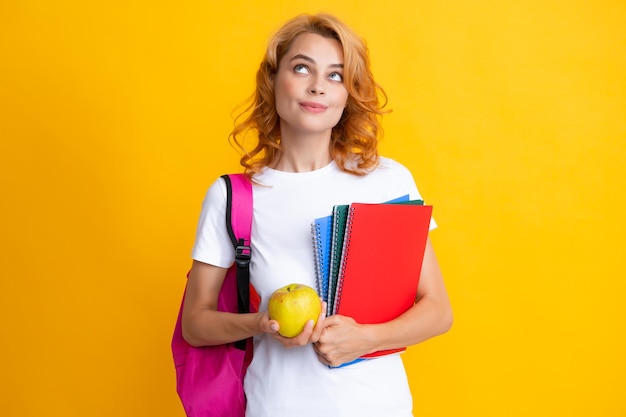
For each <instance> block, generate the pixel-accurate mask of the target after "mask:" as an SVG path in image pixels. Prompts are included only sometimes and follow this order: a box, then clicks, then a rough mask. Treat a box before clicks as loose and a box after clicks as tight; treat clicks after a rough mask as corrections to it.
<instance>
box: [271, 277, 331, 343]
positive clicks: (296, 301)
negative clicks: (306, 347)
mask: <svg viewBox="0 0 626 417" xmlns="http://www.w3.org/2000/svg"><path fill="white" fill-rule="evenodd" d="M321 311H322V302H321V301H320V297H319V295H317V292H316V291H315V290H314V289H313V288H311V287H309V286H308V285H304V284H289V285H286V286H284V287H282V288H279V289H277V290H276V291H274V292H273V293H272V295H271V296H270V299H269V306H268V313H269V316H270V319H272V320H276V321H277V322H278V324H279V325H280V328H279V329H278V333H280V334H281V335H282V336H285V337H294V336H297V335H299V334H300V333H301V332H302V329H304V326H305V324H306V323H307V322H308V321H309V320H313V322H314V323H317V318H318V317H319V315H320V312H321Z"/></svg>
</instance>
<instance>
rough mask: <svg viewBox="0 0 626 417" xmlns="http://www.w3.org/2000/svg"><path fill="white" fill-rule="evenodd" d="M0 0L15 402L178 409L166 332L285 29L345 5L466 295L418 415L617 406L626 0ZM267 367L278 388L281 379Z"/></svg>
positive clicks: (589, 410)
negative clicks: (303, 0) (215, 190)
mask: <svg viewBox="0 0 626 417" xmlns="http://www.w3.org/2000/svg"><path fill="white" fill-rule="evenodd" d="M298 3H299V2H292V1H284V0H283V1H271V2H270V1H250V2H247V1H241V0H235V1H224V2H218V1H204V2H202V1H187V0H184V1H134V2H126V1H110V2H89V1H86V2H85V1H71V0H61V1H56V2H43V1H28V0H21V1H17V0H15V1H13V0H2V1H0V138H1V142H0V143H1V145H0V146H1V148H0V176H1V178H2V179H1V182H0V184H1V188H0V192H1V196H2V197H1V198H2V200H1V201H2V203H1V204H0V216H1V226H0V228H1V239H2V247H1V251H0V253H1V255H0V256H1V263H0V274H1V283H0V314H1V317H2V339H1V343H0V358H2V365H1V368H2V370H1V371H0V375H1V378H0V414H1V415H3V416H81V417H82V416H112V415H115V416H172V417H173V416H183V412H182V408H181V406H180V404H179V402H178V398H177V397H176V394H175V390H174V368H173V364H172V360H171V357H170V347H169V342H170V337H171V331H172V328H173V325H174V320H175V317H176V312H177V309H178V306H179V301H180V296H181V292H182V289H183V285H184V280H185V278H184V275H185V272H186V270H187V268H188V266H189V262H190V261H189V252H190V248H191V245H192V242H193V238H194V232H195V224H196V219H197V216H198V214H199V208H200V202H201V199H202V197H203V195H204V192H205V190H206V187H207V186H208V185H209V183H210V182H212V181H213V180H214V178H215V177H216V176H217V175H219V174H221V173H225V172H232V171H237V170H238V165H237V159H238V158H237V154H236V152H235V151H234V150H233V149H232V148H230V147H229V145H228V143H227V139H226V138H227V134H228V133H229V131H230V129H231V127H232V118H231V114H232V111H233V109H234V108H235V107H236V105H237V104H238V103H240V102H241V101H242V100H243V99H244V98H245V97H247V96H248V94H249V93H251V91H252V87H253V79H254V72H255V70H256V67H257V65H258V62H259V61H260V58H261V55H262V51H263V48H264V45H265V42H266V40H267V38H268V36H269V35H270V33H271V32H272V31H273V30H274V29H276V28H277V27H278V26H279V25H280V24H281V23H282V22H283V21H284V20H286V19H287V18H289V17H291V16H293V15H295V14H297V13H300V12H316V11H330V12H333V13H335V14H337V15H338V16H340V17H342V18H343V19H344V20H345V21H346V22H347V23H348V24H350V25H351V26H352V27H353V28H354V29H355V30H356V31H357V32H358V33H360V34H361V35H362V36H364V37H365V38H366V39H367V40H368V44H369V46H370V50H371V56H372V61H373V66H374V71H375V74H376V75H377V79H378V81H379V82H380V83H381V84H382V85H383V86H384V87H385V89H386V91H387V93H388V94H389V97H390V107H391V108H392V109H393V110H394V112H393V113H391V114H390V115H388V116H387V117H386V118H385V121H384V125H385V133H386V136H385V139H384V142H383V145H382V150H383V153H384V154H385V155H388V156H391V157H394V158H396V159H398V160H400V161H401V162H403V163H404V164H406V165H407V166H408V167H409V168H410V169H411V170H412V171H413V173H414V175H415V178H416V180H417V183H418V185H419V187H420V190H421V191H422V193H423V195H424V196H425V197H426V199H427V200H428V202H429V203H432V204H433V205H434V206H435V216H436V218H437V220H438V222H439V224H440V228H439V229H438V230H437V231H436V232H435V233H434V234H433V240H434V243H435V245H436V248H437V251H438V255H439V258H440V262H441V265H442V268H443V271H444V273H445V277H446V282H447V285H448V288H449V292H450V296H451V299H452V302H453V304H454V310H455V324H454V327H453V329H452V330H451V331H450V332H449V333H448V334H446V335H445V336H442V337H439V338H436V339H433V340H431V341H428V342H426V343H424V344H422V345H420V346H416V347H412V348H410V349H409V351H408V353H406V354H405V356H404V358H405V362H406V364H407V367H408V371H409V374H410V383H411V386H412V390H413V393H414V397H415V414H416V416H528V415H533V416H557V415H558V416H624V415H626V400H624V391H625V386H626V383H625V381H624V375H626V360H625V357H626V355H625V353H624V352H626V335H625V333H626V332H625V331H626V326H625V323H624V321H625V318H626V307H625V305H626V304H625V303H624V296H625V290H626V279H625V274H624V265H625V262H624V259H625V256H624V253H623V252H624V247H625V245H624V235H625V232H626V221H625V220H624V212H626V194H625V187H624V185H625V182H626V180H625V179H626V145H625V143H626V140H625V139H626V121H625V118H626V76H625V74H626V3H624V2H623V1H619V0H594V1H590V0H589V1H587V0H583V1H575V2H572V1H566V0H561V1H559V0H527V1H495V0H494V1H489V0H454V1H452V0H444V1H434V0H429V1H413V0H406V1H398V2H379V1H371V2H368V1H357V0H353V1H343V2H341V1H327V0H320V1H316V2H310V3H308V5H307V4H304V5H303V4H298ZM276 389H278V390H279V389H280V387H279V386H277V387H276Z"/></svg>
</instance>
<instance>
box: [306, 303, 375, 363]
mask: <svg viewBox="0 0 626 417" xmlns="http://www.w3.org/2000/svg"><path fill="white" fill-rule="evenodd" d="M367 327H368V326H367V325H362V324H359V323H357V322H356V321H354V319H352V318H351V317H346V316H341V315H334V316H330V317H327V318H326V319H325V320H324V329H323V330H322V333H321V335H320V337H319V340H318V341H317V342H315V343H314V344H313V347H314V349H315V352H316V353H317V356H318V358H319V360H320V362H322V363H324V364H326V365H330V366H339V365H341V364H344V363H347V362H351V361H353V360H355V359H357V358H358V357H360V356H363V355H365V354H367V353H370V352H372V351H373V350H374V344H373V341H372V340H371V338H369V337H368V336H367V334H368V333H367Z"/></svg>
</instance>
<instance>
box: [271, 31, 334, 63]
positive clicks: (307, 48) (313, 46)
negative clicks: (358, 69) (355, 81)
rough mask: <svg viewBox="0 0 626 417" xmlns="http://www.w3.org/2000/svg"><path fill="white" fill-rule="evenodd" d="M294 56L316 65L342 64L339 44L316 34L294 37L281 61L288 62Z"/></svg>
mask: <svg viewBox="0 0 626 417" xmlns="http://www.w3.org/2000/svg"><path fill="white" fill-rule="evenodd" d="M296 55H305V56H307V57H309V58H312V59H313V60H314V61H315V62H316V63H318V64H325V65H333V64H343V49H342V48H341V43H339V41H338V40H336V39H333V38H328V37H326V36H322V35H318V34H317V33H303V34H301V35H298V36H296V38H295V39H294V40H293V42H292V43H291V46H290V47H289V50H288V51H287V53H286V54H285V56H284V57H283V61H285V60H287V61H288V60H290V59H292V58H293V57H295V56H296Z"/></svg>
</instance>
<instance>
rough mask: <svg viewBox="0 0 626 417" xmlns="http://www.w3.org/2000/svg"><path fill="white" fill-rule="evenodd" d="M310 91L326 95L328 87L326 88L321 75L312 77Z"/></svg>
mask: <svg viewBox="0 0 626 417" xmlns="http://www.w3.org/2000/svg"><path fill="white" fill-rule="evenodd" d="M309 93H310V94H314V95H318V94H319V95H324V94H325V93H326V89H325V88H324V83H323V80H320V78H319V77H312V79H311V85H310V86H309Z"/></svg>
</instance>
